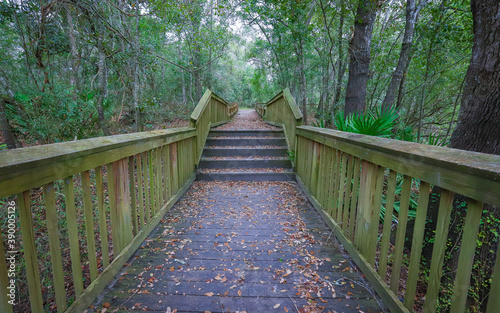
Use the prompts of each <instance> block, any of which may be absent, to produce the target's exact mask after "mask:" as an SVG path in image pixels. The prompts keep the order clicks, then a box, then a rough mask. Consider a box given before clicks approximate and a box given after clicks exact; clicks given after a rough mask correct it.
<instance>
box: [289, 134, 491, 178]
mask: <svg viewBox="0 0 500 313" xmlns="http://www.w3.org/2000/svg"><path fill="white" fill-rule="evenodd" d="M297 128H300V129H304V130H310V131H314V132H319V133H322V134H324V135H326V136H330V137H334V138H335V139H338V140H342V141H346V142H350V143H355V144H357V145H359V146H361V147H365V148H370V149H372V150H377V151H382V152H386V153H391V154H395V155H399V156H403V157H411V158H412V160H417V161H421V162H424V163H431V164H434V165H440V166H446V167H453V168H454V169H460V170H463V171H464V172H467V173H469V174H474V175H481V176H483V177H484V175H486V176H487V177H489V178H490V179H491V180H495V181H500V156H499V155H494V154H486V153H479V152H474V151H466V150H459V149H453V148H446V147H439V146H432V145H426V144H422V143H416V142H409V141H402V140H397V139H389V138H382V137H375V136H368V135H361V134H355V133H349V132H343V131H339V130H334V129H324V128H318V127H312V126H298V127H297ZM395 142H397V144H395Z"/></svg>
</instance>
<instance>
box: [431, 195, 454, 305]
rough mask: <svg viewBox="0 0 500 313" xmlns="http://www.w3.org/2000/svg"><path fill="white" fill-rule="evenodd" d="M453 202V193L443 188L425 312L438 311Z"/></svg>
mask: <svg viewBox="0 0 500 313" xmlns="http://www.w3.org/2000/svg"><path fill="white" fill-rule="evenodd" d="M452 204H453V193H452V192H450V191H448V190H442V191H441V200H440V201H439V213H438V219H437V224H436V225H437V226H436V234H435V236H434V247H433V248H432V258H431V269H430V270H429V281H428V283H427V293H426V295H425V304H424V312H426V313H433V312H436V307H437V301H438V296H439V286H440V285H441V275H442V268H443V260H444V254H445V252H446V242H447V240H448V227H449V225H450V215H451V210H452Z"/></svg>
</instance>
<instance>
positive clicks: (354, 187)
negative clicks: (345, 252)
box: [349, 157, 361, 242]
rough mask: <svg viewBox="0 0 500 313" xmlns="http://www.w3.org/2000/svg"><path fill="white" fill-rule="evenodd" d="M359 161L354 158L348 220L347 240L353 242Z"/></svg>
mask: <svg viewBox="0 0 500 313" xmlns="http://www.w3.org/2000/svg"><path fill="white" fill-rule="evenodd" d="M360 166H361V160H360V159H358V158H356V157H355V158H354V180H353V183H352V196H351V216H350V217H349V220H350V221H351V222H350V223H349V239H350V240H351V241H352V242H354V238H355V229H354V227H355V224H356V223H355V221H356V212H357V207H358V196H359V177H360V175H361V171H360Z"/></svg>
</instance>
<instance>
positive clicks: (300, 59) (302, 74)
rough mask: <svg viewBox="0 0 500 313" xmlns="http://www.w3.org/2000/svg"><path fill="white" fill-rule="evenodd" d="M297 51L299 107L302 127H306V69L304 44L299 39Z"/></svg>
mask: <svg viewBox="0 0 500 313" xmlns="http://www.w3.org/2000/svg"><path fill="white" fill-rule="evenodd" d="M296 49H297V65H298V66H297V68H298V72H299V73H298V74H299V106H300V107H301V109H302V115H304V117H303V121H304V125H307V95H306V92H307V90H306V88H307V86H306V69H305V60H304V43H303V41H302V38H300V39H299V40H298V42H297V44H296Z"/></svg>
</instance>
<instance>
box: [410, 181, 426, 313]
mask: <svg viewBox="0 0 500 313" xmlns="http://www.w3.org/2000/svg"><path fill="white" fill-rule="evenodd" d="M430 189H431V186H430V185H429V184H428V183H426V182H420V189H419V193H418V204H417V216H416V217H415V227H414V228H413V238H412V243H411V253H410V266H409V267H408V278H407V280H406V293H405V306H406V308H407V309H408V310H410V311H411V310H413V305H414V303H415V292H416V290H417V280H418V276H419V273H420V257H421V255H422V243H423V241H424V240H423V239H424V231H425V218H426V216H427V206H428V204H429V193H430Z"/></svg>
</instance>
